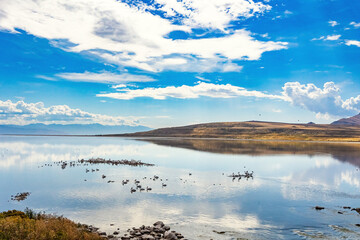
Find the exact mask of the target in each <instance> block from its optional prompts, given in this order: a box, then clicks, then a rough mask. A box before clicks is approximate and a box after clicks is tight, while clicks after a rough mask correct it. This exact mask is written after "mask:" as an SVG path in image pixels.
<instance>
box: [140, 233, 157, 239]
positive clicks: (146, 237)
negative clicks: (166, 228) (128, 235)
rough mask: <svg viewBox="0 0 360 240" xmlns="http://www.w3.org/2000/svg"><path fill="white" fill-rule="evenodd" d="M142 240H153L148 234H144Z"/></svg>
mask: <svg viewBox="0 0 360 240" xmlns="http://www.w3.org/2000/svg"><path fill="white" fill-rule="evenodd" d="M142 239H143V240H154V239H155V238H154V237H153V236H151V235H149V234H145V235H143V236H142Z"/></svg>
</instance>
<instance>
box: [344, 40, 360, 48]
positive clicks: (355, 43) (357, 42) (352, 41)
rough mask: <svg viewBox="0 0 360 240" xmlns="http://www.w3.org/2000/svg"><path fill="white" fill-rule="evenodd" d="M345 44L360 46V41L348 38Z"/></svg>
mask: <svg viewBox="0 0 360 240" xmlns="http://www.w3.org/2000/svg"><path fill="white" fill-rule="evenodd" d="M345 44H346V45H347V46H356V47H360V41H356V40H346V41H345Z"/></svg>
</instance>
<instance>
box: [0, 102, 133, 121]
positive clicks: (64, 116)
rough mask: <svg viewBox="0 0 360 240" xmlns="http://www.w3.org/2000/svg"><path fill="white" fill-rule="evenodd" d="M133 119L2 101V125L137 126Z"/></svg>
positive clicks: (68, 108)
mask: <svg viewBox="0 0 360 240" xmlns="http://www.w3.org/2000/svg"><path fill="white" fill-rule="evenodd" d="M137 120H138V119H136V118H133V117H119V116H117V117H114V116H108V115H102V114H94V113H89V112H86V111H82V110H80V109H73V108H70V107H69V106H67V105H54V106H51V107H45V106H44V104H43V103H42V102H37V103H26V102H24V101H18V102H12V101H10V100H7V101H1V100H0V124H17V125H25V124H30V123H45V124H51V123H61V124H71V123H81V124H90V123H100V124H103V125H131V126H135V125H138V124H137Z"/></svg>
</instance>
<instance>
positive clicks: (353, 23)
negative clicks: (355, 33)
mask: <svg viewBox="0 0 360 240" xmlns="http://www.w3.org/2000/svg"><path fill="white" fill-rule="evenodd" d="M350 25H351V26H353V27H354V28H359V27H360V22H359V23H357V22H351V23H350Z"/></svg>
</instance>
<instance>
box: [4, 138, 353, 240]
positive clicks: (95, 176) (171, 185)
mask: <svg viewBox="0 0 360 240" xmlns="http://www.w3.org/2000/svg"><path fill="white" fill-rule="evenodd" d="M91 157H102V158H106V159H108V158H111V159H113V160H121V159H135V160H141V161H143V162H147V163H154V164H155V165H156V166H154V167H131V166H123V165H120V166H108V165H96V166H75V167H69V166H68V167H66V168H65V169H62V168H61V167H60V166H57V165H56V164H52V163H53V162H56V161H74V160H75V161H76V160H78V159H81V158H84V159H88V158H91ZM45 164H52V166H45ZM359 166H360V145H356V144H354V145H348V144H320V143H316V144H315V143H311V144H307V143H296V144H295V143H281V142H277V143H274V142H256V141H255V142H254V141H253V142H241V141H219V140H216V141H213V140H182V141H178V140H171V139H162V140H147V141H138V140H132V139H122V138H95V137H93V138H82V137H19V136H13V137H11V136H0V210H1V211H5V210H9V209H18V210H24V209H25V208H26V207H29V208H31V209H34V210H36V211H45V212H46V213H55V214H58V215H63V216H65V217H68V218H70V219H72V220H75V221H77V222H82V223H87V224H92V225H95V226H97V227H100V229H101V230H103V231H106V232H108V233H112V232H113V231H114V230H116V229H117V228H120V231H122V232H124V231H126V229H128V228H130V227H133V226H141V225H142V224H145V225H149V224H152V223H153V222H155V221H157V220H162V221H164V222H166V223H168V224H169V225H170V226H171V227H172V229H174V230H176V231H178V232H181V233H182V234H183V235H184V236H185V237H187V238H188V239H211V238H212V239H243V238H244V239H339V238H345V239H360V228H359V227H357V226H355V224H358V223H360V214H358V213H356V212H355V211H350V210H346V209H342V207H343V206H351V207H360V191H359V190H360V171H359V169H358V168H359ZM95 168H99V171H98V172H91V171H90V172H88V173H86V169H90V170H91V169H95ZM245 170H248V171H250V172H251V171H254V178H253V179H251V178H250V179H248V180H246V179H241V180H239V181H238V179H235V180H234V181H233V180H232V178H229V177H227V175H230V174H232V173H233V172H235V173H237V172H244V171H245ZM189 173H191V174H192V175H189ZM103 174H104V175H106V178H105V179H102V177H101V176H102V175H103ZM154 175H158V176H159V177H160V179H162V181H160V179H159V180H157V181H153V180H150V178H151V177H153V176H154ZM144 177H146V179H143V178H144ZM123 179H129V180H130V183H129V184H127V185H124V186H123V185H122V184H121V181H122V180H123ZM135 179H138V180H140V182H141V185H142V186H143V187H146V186H149V187H151V188H152V191H149V192H146V191H145V192H141V193H140V192H135V193H132V194H131V193H130V187H131V186H135V185H134V180H135ZM166 179H168V180H167V181H166ZM85 180H86V181H85ZM108 180H113V181H115V182H114V183H107V181H108ZM162 182H165V183H166V184H167V186H166V187H162ZM27 191H28V192H31V195H30V196H29V197H28V199H26V200H24V201H22V202H16V201H11V200H10V199H11V195H14V194H16V193H18V192H27ZM317 205H319V206H323V207H325V209H324V210H322V211H316V210H315V209H314V207H315V206H317ZM338 211H341V212H342V213H343V214H339V213H338ZM111 224H114V225H113V226H111ZM215 231H218V232H225V233H223V234H219V233H216V232H215Z"/></svg>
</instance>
